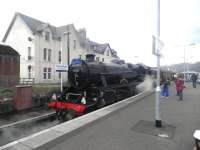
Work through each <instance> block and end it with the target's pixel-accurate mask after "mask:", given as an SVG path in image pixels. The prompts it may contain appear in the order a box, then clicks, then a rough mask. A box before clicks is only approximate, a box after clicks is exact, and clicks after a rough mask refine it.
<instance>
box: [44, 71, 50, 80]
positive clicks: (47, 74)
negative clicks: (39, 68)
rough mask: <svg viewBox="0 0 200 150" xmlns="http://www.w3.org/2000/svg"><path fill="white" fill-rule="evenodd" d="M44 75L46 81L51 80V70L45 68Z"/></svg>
mask: <svg viewBox="0 0 200 150" xmlns="http://www.w3.org/2000/svg"><path fill="white" fill-rule="evenodd" d="M43 75H44V76H43V78H44V79H51V68H44V69H43Z"/></svg>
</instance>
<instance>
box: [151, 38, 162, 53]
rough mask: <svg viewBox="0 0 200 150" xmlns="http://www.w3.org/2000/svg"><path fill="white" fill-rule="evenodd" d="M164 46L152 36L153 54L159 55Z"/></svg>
mask: <svg viewBox="0 0 200 150" xmlns="http://www.w3.org/2000/svg"><path fill="white" fill-rule="evenodd" d="M163 47H164V43H163V42H162V41H161V40H160V39H158V38H156V37H155V36H152V52H153V54H154V55H161V50H162V48H163Z"/></svg>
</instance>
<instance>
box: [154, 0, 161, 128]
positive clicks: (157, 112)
mask: <svg viewBox="0 0 200 150" xmlns="http://www.w3.org/2000/svg"><path fill="white" fill-rule="evenodd" d="M156 18H157V19H156V21H157V26H156V27H157V29H156V38H157V39H158V40H159V38H160V0H157V17H156ZM157 45H158V43H157ZM156 50H157V82H156V84H157V87H156V98H155V126H156V127H158V128H160V127H162V121H161V116H160V91H161V90H160V48H158V47H156Z"/></svg>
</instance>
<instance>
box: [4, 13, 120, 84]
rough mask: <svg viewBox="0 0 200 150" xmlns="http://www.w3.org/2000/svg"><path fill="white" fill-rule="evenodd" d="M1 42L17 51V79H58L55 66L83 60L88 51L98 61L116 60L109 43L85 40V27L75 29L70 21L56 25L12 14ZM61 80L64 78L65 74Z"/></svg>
mask: <svg viewBox="0 0 200 150" xmlns="http://www.w3.org/2000/svg"><path fill="white" fill-rule="evenodd" d="M2 41H3V42H4V43H6V44H8V45H10V46H12V47H13V48H14V49H15V50H17V51H18V52H19V54H20V78H34V79H35V82H36V83H57V82H60V73H59V72H56V71H55V65H56V64H60V63H61V61H62V64H68V63H69V64H70V62H71V60H72V59H74V58H81V59H85V55H86V54H88V53H94V54H95V55H96V60H97V61H103V62H110V61H112V60H113V59H118V56H117V53H116V51H115V50H113V49H111V48H110V46H109V44H98V43H96V42H92V41H90V40H88V39H87V37H86V30H85V29H80V30H76V29H75V27H74V25H73V24H70V25H66V26H61V27H55V26H52V25H50V24H48V23H44V22H42V21H39V20H37V19H34V18H31V17H28V16H26V15H23V14H21V13H16V14H15V15H14V17H13V19H12V21H11V23H10V25H9V27H8V30H7V32H6V34H5V36H4V38H3V40H2ZM61 51H62V54H61ZM68 51H69V62H68ZM61 57H62V58H61ZM63 80H64V81H67V73H63Z"/></svg>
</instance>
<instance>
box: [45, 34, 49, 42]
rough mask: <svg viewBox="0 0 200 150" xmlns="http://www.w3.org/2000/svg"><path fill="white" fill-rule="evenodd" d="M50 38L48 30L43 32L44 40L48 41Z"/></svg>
mask: <svg viewBox="0 0 200 150" xmlns="http://www.w3.org/2000/svg"><path fill="white" fill-rule="evenodd" d="M49 39H50V33H49V32H45V40H46V41H49Z"/></svg>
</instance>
